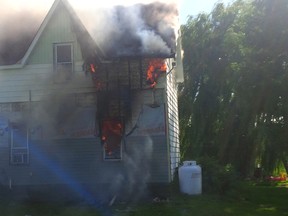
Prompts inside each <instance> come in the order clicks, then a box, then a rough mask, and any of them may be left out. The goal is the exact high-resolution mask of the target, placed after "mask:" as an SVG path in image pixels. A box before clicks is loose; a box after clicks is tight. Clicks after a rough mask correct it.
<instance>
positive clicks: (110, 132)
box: [101, 119, 123, 155]
mask: <svg viewBox="0 0 288 216" xmlns="http://www.w3.org/2000/svg"><path fill="white" fill-rule="evenodd" d="M122 133H123V126H122V123H121V121H119V120H116V119H107V120H104V121H103V122H102V134H101V140H102V142H103V144H104V148H105V151H106V153H107V154H108V155H112V154H113V152H114V150H115V149H117V148H118V147H119V146H120V145H121V139H122Z"/></svg>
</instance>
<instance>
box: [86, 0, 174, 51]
mask: <svg viewBox="0 0 288 216" xmlns="http://www.w3.org/2000/svg"><path fill="white" fill-rule="evenodd" d="M100 14H101V15H100ZM177 14H178V12H177V7H176V5H175V4H165V3H160V2H157V3H151V4H146V5H145V4H136V5H132V6H127V7H124V6H116V7H113V8H112V9H109V10H107V9H106V10H102V11H101V12H100V13H99V12H98V13H97V15H98V17H95V19H94V20H95V22H94V23H93V24H92V25H89V27H90V28H88V30H89V32H90V34H91V35H92V37H93V38H94V39H95V41H96V43H97V44H98V45H99V46H100V48H102V50H104V53H105V54H107V55H108V56H112V57H121V56H139V55H141V56H143V55H149V56H151V55H152V56H159V55H165V56H169V55H171V54H173V53H174V52H175V29H176V27H177ZM90 22H91V20H90Z"/></svg>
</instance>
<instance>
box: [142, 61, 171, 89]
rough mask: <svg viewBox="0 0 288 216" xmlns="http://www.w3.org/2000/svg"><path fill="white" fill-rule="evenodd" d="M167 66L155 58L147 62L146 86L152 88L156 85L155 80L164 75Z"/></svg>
mask: <svg viewBox="0 0 288 216" xmlns="http://www.w3.org/2000/svg"><path fill="white" fill-rule="evenodd" d="M166 70H167V66H166V63H165V61H164V60H163V59H160V58H155V59H151V60H150V61H149V65H148V69H147V77H146V81H147V84H148V85H150V87H151V88H154V87H155V86H156V84H157V79H158V77H159V76H160V75H161V74H162V73H166Z"/></svg>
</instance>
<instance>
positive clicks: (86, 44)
mask: <svg viewBox="0 0 288 216" xmlns="http://www.w3.org/2000/svg"><path fill="white" fill-rule="evenodd" d="M60 6H64V8H65V9H66V10H67V11H68V13H69V15H70V18H71V20H72V23H73V29H74V31H75V33H76V37H77V40H78V42H79V44H80V47H81V51H82V54H83V57H84V59H85V58H88V57H93V59H94V61H95V60H96V61H101V60H100V59H101V57H100V56H103V54H102V51H101V50H100V48H99V47H98V46H97V45H96V43H95V41H94V40H93V39H92V37H91V36H90V35H89V33H88V31H87V30H86V28H85V26H84V25H83V24H82V22H81V20H80V19H79V18H78V16H77V15H76V13H75V11H74V10H73V8H72V7H71V6H70V4H69V3H68V2H67V1H66V0H55V1H54V3H53V5H52V7H51V8H50V10H49V12H48V14H47V15H46V17H45V18H44V20H43V22H42V24H41V25H40V28H39V29H38V31H37V33H36V35H35V36H34V38H33V40H32V42H31V44H30V46H29V47H28V49H27V51H26V52H25V54H24V56H23V58H22V59H21V60H20V61H19V62H17V63H16V64H10V65H2V66H1V65H0V69H16V68H22V67H23V66H24V65H25V64H26V63H27V61H28V59H29V56H30V54H31V53H32V51H33V50H34V48H35V46H36V45H37V43H38V41H39V39H40V37H41V36H42V34H43V32H44V30H45V28H46V26H47V25H48V23H49V21H50V20H51V18H52V17H53V15H54V13H55V11H56V9H57V8H58V7H60ZM28 43H29V42H28ZM96 53H97V54H96Z"/></svg>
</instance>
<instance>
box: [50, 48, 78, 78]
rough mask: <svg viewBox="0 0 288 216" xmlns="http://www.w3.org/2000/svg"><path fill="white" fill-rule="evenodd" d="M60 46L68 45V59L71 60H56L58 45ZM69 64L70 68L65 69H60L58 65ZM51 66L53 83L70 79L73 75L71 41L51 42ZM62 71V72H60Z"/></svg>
mask: <svg viewBox="0 0 288 216" xmlns="http://www.w3.org/2000/svg"><path fill="white" fill-rule="evenodd" d="M61 46H70V52H71V53H70V54H71V56H70V59H71V61H66V62H65V61H63V62H58V56H59V55H58V54H59V52H58V47H61ZM69 65H71V66H70V68H69V69H70V70H67V71H62V72H61V71H60V70H59V67H60V66H64V68H65V66H66V67H67V66H69ZM53 67H54V82H55V83H64V82H67V81H68V80H70V79H71V78H72V76H73V73H74V46H73V42H63V43H54V44H53ZM61 73H62V74H61Z"/></svg>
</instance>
